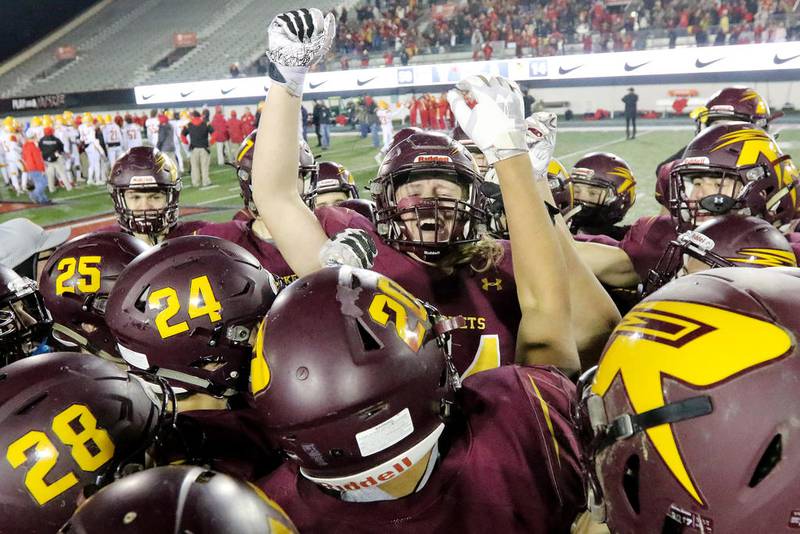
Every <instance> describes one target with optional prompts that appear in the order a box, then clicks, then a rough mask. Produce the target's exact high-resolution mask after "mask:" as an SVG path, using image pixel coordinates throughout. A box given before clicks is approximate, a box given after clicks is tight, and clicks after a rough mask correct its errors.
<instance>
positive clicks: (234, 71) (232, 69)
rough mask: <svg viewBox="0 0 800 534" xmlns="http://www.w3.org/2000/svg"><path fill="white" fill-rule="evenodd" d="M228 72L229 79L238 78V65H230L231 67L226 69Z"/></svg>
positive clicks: (239, 72)
mask: <svg viewBox="0 0 800 534" xmlns="http://www.w3.org/2000/svg"><path fill="white" fill-rule="evenodd" d="M228 72H230V73H231V78H238V77H239V75H240V74H241V71H240V70H239V64H238V63H231V66H230V68H229V69H228Z"/></svg>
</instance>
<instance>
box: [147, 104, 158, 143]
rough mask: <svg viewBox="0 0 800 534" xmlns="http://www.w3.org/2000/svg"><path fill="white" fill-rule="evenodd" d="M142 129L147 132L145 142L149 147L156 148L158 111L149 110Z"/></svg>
mask: <svg viewBox="0 0 800 534" xmlns="http://www.w3.org/2000/svg"><path fill="white" fill-rule="evenodd" d="M144 128H145V131H146V132H147V142H148V143H149V144H150V146H151V147H154V146H156V145H157V144H158V110H156V109H151V110H150V117H148V118H147V120H146V121H145V123H144Z"/></svg>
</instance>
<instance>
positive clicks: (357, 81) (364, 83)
mask: <svg viewBox="0 0 800 534" xmlns="http://www.w3.org/2000/svg"><path fill="white" fill-rule="evenodd" d="M375 78H377V76H373V77H372V78H368V79H366V80H356V83H357V84H358V86H359V87H361V86H362V85H367V84H368V83H369V82H371V81H372V80H374V79H375Z"/></svg>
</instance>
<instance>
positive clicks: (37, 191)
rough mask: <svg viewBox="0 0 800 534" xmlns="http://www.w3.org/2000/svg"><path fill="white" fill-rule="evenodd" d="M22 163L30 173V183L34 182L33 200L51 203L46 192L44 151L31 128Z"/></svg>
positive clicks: (31, 194)
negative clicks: (40, 148)
mask: <svg viewBox="0 0 800 534" xmlns="http://www.w3.org/2000/svg"><path fill="white" fill-rule="evenodd" d="M22 164H23V166H24V167H25V172H27V173H28V180H29V183H32V184H33V190H32V191H31V192H30V193H29V196H30V198H31V200H32V201H33V202H35V203H37V204H50V203H51V202H50V199H49V198H47V194H46V193H45V191H46V190H47V178H45V176H44V170H45V168H44V159H43V158H42V151H41V150H39V146H38V145H37V144H36V134H35V133H34V132H33V131H31V130H28V132H27V133H26V139H25V143H24V144H23V145H22Z"/></svg>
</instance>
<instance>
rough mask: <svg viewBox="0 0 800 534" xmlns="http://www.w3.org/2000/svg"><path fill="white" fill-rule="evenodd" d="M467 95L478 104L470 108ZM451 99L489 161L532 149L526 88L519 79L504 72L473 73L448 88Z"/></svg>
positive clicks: (461, 120)
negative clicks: (524, 102) (524, 97)
mask: <svg viewBox="0 0 800 534" xmlns="http://www.w3.org/2000/svg"><path fill="white" fill-rule="evenodd" d="M465 97H471V98H472V99H474V100H475V101H476V102H477V104H476V105H475V106H474V107H473V108H471V109H470V107H469V104H467V101H466V98H465ZM447 101H448V102H449V103H450V109H452V110H453V114H454V115H455V117H456V121H457V122H458V124H459V125H461V128H462V129H463V130H464V132H465V133H466V134H467V136H469V138H470V139H472V140H473V141H474V142H475V144H476V145H478V148H480V149H481V152H483V153H484V154H485V155H486V160H487V161H488V162H489V165H494V164H495V163H496V162H498V161H500V160H504V159H508V158H511V157H513V156H516V155H519V154H524V153H526V152H527V151H528V145H527V144H526V142H525V135H526V132H527V125H526V123H525V112H524V111H523V110H524V107H523V105H522V92H521V91H520V90H519V86H518V85H517V84H516V83H515V82H512V81H510V80H507V79H505V78H503V77H500V76H489V77H486V76H482V75H479V76H469V77H468V78H464V79H463V80H461V81H460V82H458V83H457V84H456V87H455V89H451V90H450V91H448V92H447Z"/></svg>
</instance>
